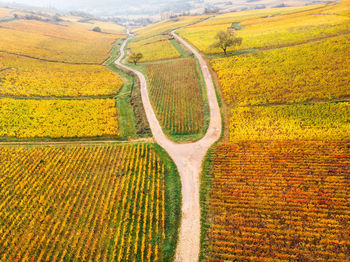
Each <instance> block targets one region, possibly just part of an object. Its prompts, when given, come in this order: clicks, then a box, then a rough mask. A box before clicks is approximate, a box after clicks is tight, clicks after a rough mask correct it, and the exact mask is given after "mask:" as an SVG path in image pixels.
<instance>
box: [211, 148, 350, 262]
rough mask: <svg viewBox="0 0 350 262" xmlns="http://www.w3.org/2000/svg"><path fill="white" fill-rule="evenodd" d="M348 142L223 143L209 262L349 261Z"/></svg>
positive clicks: (218, 152) (214, 180)
mask: <svg viewBox="0 0 350 262" xmlns="http://www.w3.org/2000/svg"><path fill="white" fill-rule="evenodd" d="M349 167H350V157H349V145H347V143H344V142H242V143H232V144H222V145H220V146H217V147H216V148H215V150H214V152H213V154H212V169H210V170H209V173H208V175H207V176H206V177H204V179H205V180H206V182H207V184H208V185H211V188H212V190H211V191H210V194H209V196H208V198H207V201H208V203H207V204H208V209H207V217H206V218H205V219H206V223H207V225H208V230H207V232H206V238H205V249H204V250H205V251H204V255H205V259H204V261H233V260H234V259H237V260H238V261H247V260H248V261H348V260H349V259H350V256H349V245H350V237H349V236H350V228H349V219H350V216H349V212H348V210H349V205H350V202H349V199H350V184H349V177H348V176H349V173H350V168H349Z"/></svg>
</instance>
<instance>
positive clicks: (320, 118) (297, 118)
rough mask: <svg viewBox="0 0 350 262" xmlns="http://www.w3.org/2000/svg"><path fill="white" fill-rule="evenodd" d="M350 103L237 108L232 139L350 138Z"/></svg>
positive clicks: (234, 115) (233, 119)
mask: <svg viewBox="0 0 350 262" xmlns="http://www.w3.org/2000/svg"><path fill="white" fill-rule="evenodd" d="M349 115H350V102H344V103H321V104H306V105H304V104H295V105H274V106H256V107H255V106H254V107H236V108H235V107H233V108H232V109H231V118H230V125H229V129H230V141H232V142H238V141H248V140H251V141H264V140H323V141H350V123H349Z"/></svg>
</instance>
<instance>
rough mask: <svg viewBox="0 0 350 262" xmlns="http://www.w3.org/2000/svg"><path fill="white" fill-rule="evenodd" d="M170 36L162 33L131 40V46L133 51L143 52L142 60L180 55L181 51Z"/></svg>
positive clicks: (155, 59) (154, 59)
mask: <svg viewBox="0 0 350 262" xmlns="http://www.w3.org/2000/svg"><path fill="white" fill-rule="evenodd" d="M168 38H169V37H168V36H163V35H161V36H155V37H150V38H146V39H142V40H139V41H135V42H131V43H130V44H129V48H130V49H131V52H134V53H138V52H140V53H142V55H143V58H142V59H141V62H145V61H157V60H162V59H170V58H176V57H179V56H180V53H179V52H178V51H177V50H176V48H175V47H174V45H173V44H172V43H171V42H170V41H169V39H168Z"/></svg>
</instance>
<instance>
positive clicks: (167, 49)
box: [128, 15, 210, 62]
mask: <svg viewBox="0 0 350 262" xmlns="http://www.w3.org/2000/svg"><path fill="white" fill-rule="evenodd" d="M208 17H210V16H209V15H205V16H183V17H178V18H172V19H168V20H165V21H162V22H159V23H156V24H151V25H148V26H146V27H141V28H138V29H135V30H134V33H136V37H135V39H134V40H133V41H132V42H130V43H129V45H128V47H129V48H130V50H131V52H133V53H142V54H143V58H142V59H141V62H150V61H158V60H164V59H170V58H177V57H180V56H182V54H181V53H180V52H179V50H178V49H177V48H176V47H175V46H174V44H173V43H172V42H171V41H170V40H171V38H172V37H171V36H169V33H170V31H172V30H173V29H175V28H178V27H183V26H187V25H189V24H192V23H196V22H199V21H201V20H204V19H206V18H208Z"/></svg>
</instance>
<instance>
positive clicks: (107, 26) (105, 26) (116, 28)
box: [62, 16, 125, 35]
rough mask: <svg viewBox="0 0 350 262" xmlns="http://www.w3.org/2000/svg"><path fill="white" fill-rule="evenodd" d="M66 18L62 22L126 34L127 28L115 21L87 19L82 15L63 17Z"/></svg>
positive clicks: (68, 24) (110, 32)
mask: <svg viewBox="0 0 350 262" xmlns="http://www.w3.org/2000/svg"><path fill="white" fill-rule="evenodd" d="M62 19H63V20H64V21H63V22H62V24H64V25H67V26H77V27H81V28H85V29H87V30H92V29H94V28H95V27H99V28H101V31H102V32H103V33H108V34H114V35H125V28H124V27H123V26H121V25H118V24H116V23H113V22H104V21H98V20H87V21H85V20H84V19H83V18H81V17H74V16H71V17H62Z"/></svg>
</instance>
